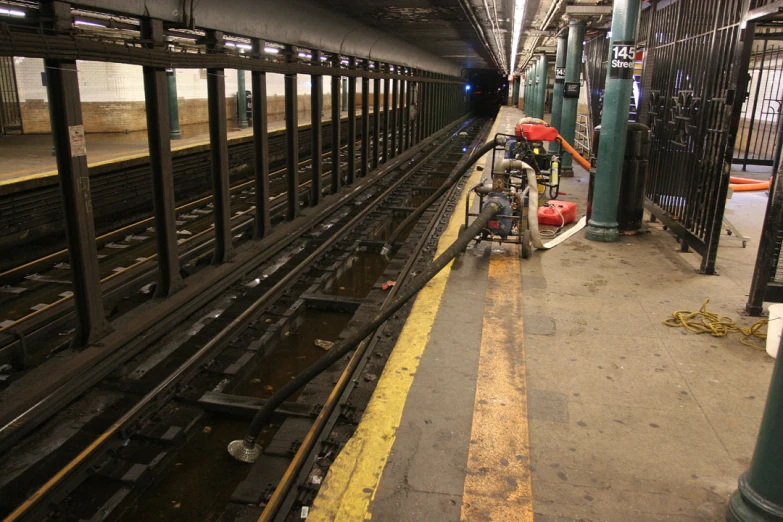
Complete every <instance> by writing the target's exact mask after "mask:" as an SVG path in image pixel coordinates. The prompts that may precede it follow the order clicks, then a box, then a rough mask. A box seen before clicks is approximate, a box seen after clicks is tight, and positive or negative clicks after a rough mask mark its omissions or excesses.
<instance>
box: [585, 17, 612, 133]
mask: <svg viewBox="0 0 783 522" xmlns="http://www.w3.org/2000/svg"><path fill="white" fill-rule="evenodd" d="M608 59H609V38H607V37H606V31H601V32H599V33H598V34H597V35H596V36H595V37H593V38H591V39H590V40H588V41H587V43H585V64H584V69H585V70H584V77H585V80H586V81H587V92H588V100H587V101H588V110H589V111H590V132H591V133H592V129H594V128H596V127H597V126H598V125H600V124H601V109H602V107H603V105H604V88H605V87H606V63H607V60H608Z"/></svg>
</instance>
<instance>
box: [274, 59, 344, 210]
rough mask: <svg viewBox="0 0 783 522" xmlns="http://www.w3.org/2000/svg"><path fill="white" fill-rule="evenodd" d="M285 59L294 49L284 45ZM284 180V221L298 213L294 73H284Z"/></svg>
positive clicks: (297, 145)
mask: <svg viewBox="0 0 783 522" xmlns="http://www.w3.org/2000/svg"><path fill="white" fill-rule="evenodd" d="M285 53H286V61H288V62H293V61H294V50H293V48H292V47H291V46H286V49H285ZM284 81H285V143H286V155H285V170H286V173H285V180H286V195H287V197H286V200H287V205H286V212H285V219H286V221H291V220H293V219H295V218H296V216H297V215H298V214H299V106H298V100H299V97H298V92H297V85H296V73H289V74H286V75H285V80H284ZM338 120H339V118H338Z"/></svg>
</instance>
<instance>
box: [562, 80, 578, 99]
mask: <svg viewBox="0 0 783 522" xmlns="http://www.w3.org/2000/svg"><path fill="white" fill-rule="evenodd" d="M563 98H579V82H565V86H564V88H563Z"/></svg>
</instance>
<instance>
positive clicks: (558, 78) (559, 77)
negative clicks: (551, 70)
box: [555, 67, 566, 83]
mask: <svg viewBox="0 0 783 522" xmlns="http://www.w3.org/2000/svg"><path fill="white" fill-rule="evenodd" d="M565 69H566V68H565V67H555V83H563V82H565Z"/></svg>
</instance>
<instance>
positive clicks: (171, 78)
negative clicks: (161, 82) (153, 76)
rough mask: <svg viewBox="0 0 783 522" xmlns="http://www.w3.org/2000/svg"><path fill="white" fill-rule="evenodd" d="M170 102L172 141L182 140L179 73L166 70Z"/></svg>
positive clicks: (169, 69)
mask: <svg viewBox="0 0 783 522" xmlns="http://www.w3.org/2000/svg"><path fill="white" fill-rule="evenodd" d="M166 80H167V83H168V89H167V92H168V100H169V136H170V137H171V139H172V140H179V139H182V131H180V129H179V104H178V102H177V72H176V70H175V69H172V68H168V69H166Z"/></svg>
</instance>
